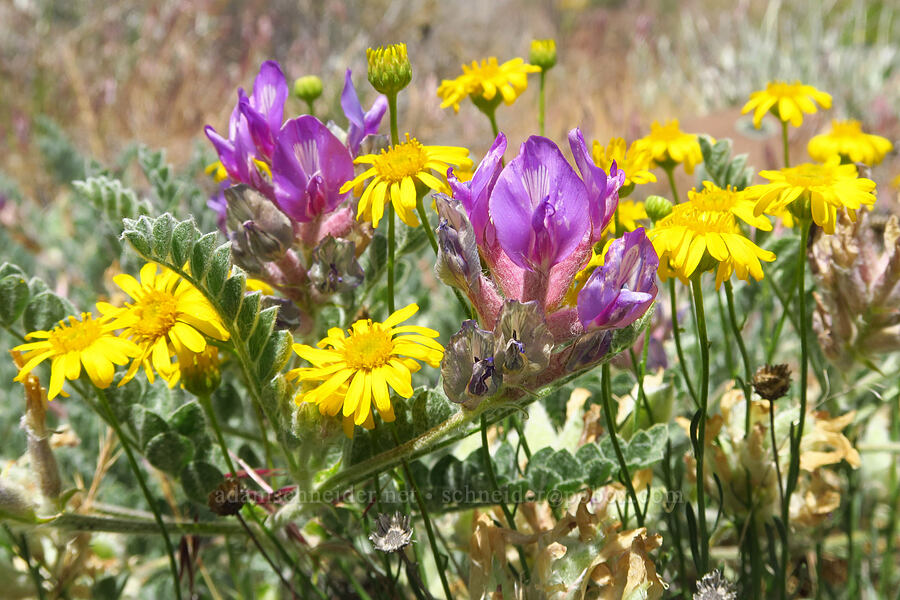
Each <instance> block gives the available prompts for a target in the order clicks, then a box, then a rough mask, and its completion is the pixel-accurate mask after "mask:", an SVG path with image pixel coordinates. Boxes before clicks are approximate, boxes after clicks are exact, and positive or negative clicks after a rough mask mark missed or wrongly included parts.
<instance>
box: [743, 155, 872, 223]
mask: <svg viewBox="0 0 900 600" xmlns="http://www.w3.org/2000/svg"><path fill="white" fill-rule="evenodd" d="M759 174H760V176H762V177H765V178H766V179H768V180H769V183H763V184H760V185H754V186H752V187H749V188H747V189H746V190H744V193H745V194H746V195H747V197H748V198H749V199H754V200H756V207H755V208H754V210H753V212H754V214H756V215H760V214H762V213H768V214H775V215H777V214H778V213H779V212H781V211H783V210H785V209H790V210H791V212H792V213H793V214H794V215H795V216H802V217H804V218H808V217H809V216H812V220H813V221H815V223H816V225H818V226H819V227H821V228H822V229H824V230H825V233H828V234H832V233H834V225H835V222H836V220H837V209H839V208H846V209H847V213H848V214H849V215H850V219H851V220H853V221H856V211H857V210H859V208H860V207H862V206H864V205H872V204H874V203H875V194H874V192H875V182H874V181H872V180H871V179H864V178H861V177H858V176H857V172H856V165H853V164H846V165H842V164H840V159H839V158H838V157H836V156H833V157H831V158H830V159H829V160H828V161H827V162H826V163H825V164H816V163H804V164H802V165H797V166H796V167H785V168H784V169H781V170H780V171H760V173H759Z"/></svg>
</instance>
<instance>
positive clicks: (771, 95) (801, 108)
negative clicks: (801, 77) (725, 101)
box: [741, 81, 831, 129]
mask: <svg viewBox="0 0 900 600" xmlns="http://www.w3.org/2000/svg"><path fill="white" fill-rule="evenodd" d="M816 104H818V105H819V106H821V107H822V108H824V109H829V108H831V95H829V94H826V93H825V92H822V91H819V90H817V89H816V88H814V87H813V86H811V85H804V84H802V83H800V82H799V81H795V82H794V83H785V82H784V81H770V82H769V83H768V84H766V89H764V90H758V91H755V92H753V93H751V94H750V100H748V101H747V104H745V105H744V108H742V109H741V113H742V114H746V113H748V112H750V111H753V125H754V126H755V127H756V128H757V129H758V128H759V126H760V124H761V123H762V118H763V117H764V116H765V114H766V113H767V112H770V111H771V113H772V114H773V115H775V117H777V118H778V119H779V120H780V121H782V122H784V123H790V124H791V125H793V126H794V127H800V125H802V124H803V113H806V114H813V113H815V112H816V110H817V109H816Z"/></svg>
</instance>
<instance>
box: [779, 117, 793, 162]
mask: <svg viewBox="0 0 900 600" xmlns="http://www.w3.org/2000/svg"><path fill="white" fill-rule="evenodd" d="M781 146H782V148H784V166H785V168H787V167H790V166H791V149H790V143H789V142H788V122H787V121H782V122H781Z"/></svg>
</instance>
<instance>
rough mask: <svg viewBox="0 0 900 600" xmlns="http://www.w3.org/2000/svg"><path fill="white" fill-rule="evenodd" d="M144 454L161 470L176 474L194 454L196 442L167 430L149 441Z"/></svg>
mask: <svg viewBox="0 0 900 600" xmlns="http://www.w3.org/2000/svg"><path fill="white" fill-rule="evenodd" d="M144 456H146V457H147V460H148V461H150V464H151V465H153V466H154V467H156V468H157V469H159V470H160V471H165V472H166V473H171V474H173V475H174V474H177V473H178V472H179V471H180V470H181V469H182V468H183V467H184V466H185V465H186V464H187V462H188V461H189V460H191V458H192V457H193V456H194V444H193V443H192V442H191V440H189V439H188V438H186V437H184V436H183V435H179V434H177V433H175V432H174V431H166V432H164V433H160V434H159V435H157V436H154V437H153V438H151V439H150V441H149V442H147V447H146V448H144Z"/></svg>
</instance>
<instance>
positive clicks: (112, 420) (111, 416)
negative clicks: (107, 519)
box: [95, 388, 181, 600]
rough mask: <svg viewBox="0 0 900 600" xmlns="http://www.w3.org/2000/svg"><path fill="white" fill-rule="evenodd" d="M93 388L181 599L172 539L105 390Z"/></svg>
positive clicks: (177, 596)
mask: <svg viewBox="0 0 900 600" xmlns="http://www.w3.org/2000/svg"><path fill="white" fill-rule="evenodd" d="M95 389H96V391H97V399H98V400H99V401H100V407H101V408H102V409H103V411H104V412H106V414H107V418H108V421H109V425H110V427H112V428H113V431H115V432H116V436H118V438H119V443H120V444H121V445H122V450H124V451H125V456H126V457H128V464H129V465H131V470H132V471H133V472H134V476H135V477H136V478H137V480H138V485H139V486H140V488H141V492H142V493H143V494H144V498H145V499H146V500H147V504H149V505H150V510H151V511H153V519H154V520H155V521H156V525H157V527H158V528H159V531H160V532H161V533H162V536H163V542H164V543H165V545H166V552H167V553H168V555H169V568H170V569H171V571H172V584H173V585H174V586H175V597H176V598H178V600H181V586H180V585H179V581H178V565H177V563H176V562H175V548H174V547H173V546H172V540H171V539H170V538H169V532H168V530H167V529H166V526H165V523H163V519H162V515H161V514H160V512H159V507H158V506H157V505H156V501H155V500H154V498H153V494H151V493H150V488H148V487H147V482H146V480H145V479H144V474H143V473H142V472H141V468H140V466H139V465H138V463H137V460H136V459H135V458H134V453H133V452H132V450H131V444H130V443H129V442H128V439H127V438H126V437H125V434H124V432H123V431H122V426H121V425H119V420H118V419H117V418H116V414H115V413H114V412H113V410H112V407H111V406H110V405H109V400H107V398H106V392H104V391H103V390H101V389H100V388H95Z"/></svg>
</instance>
